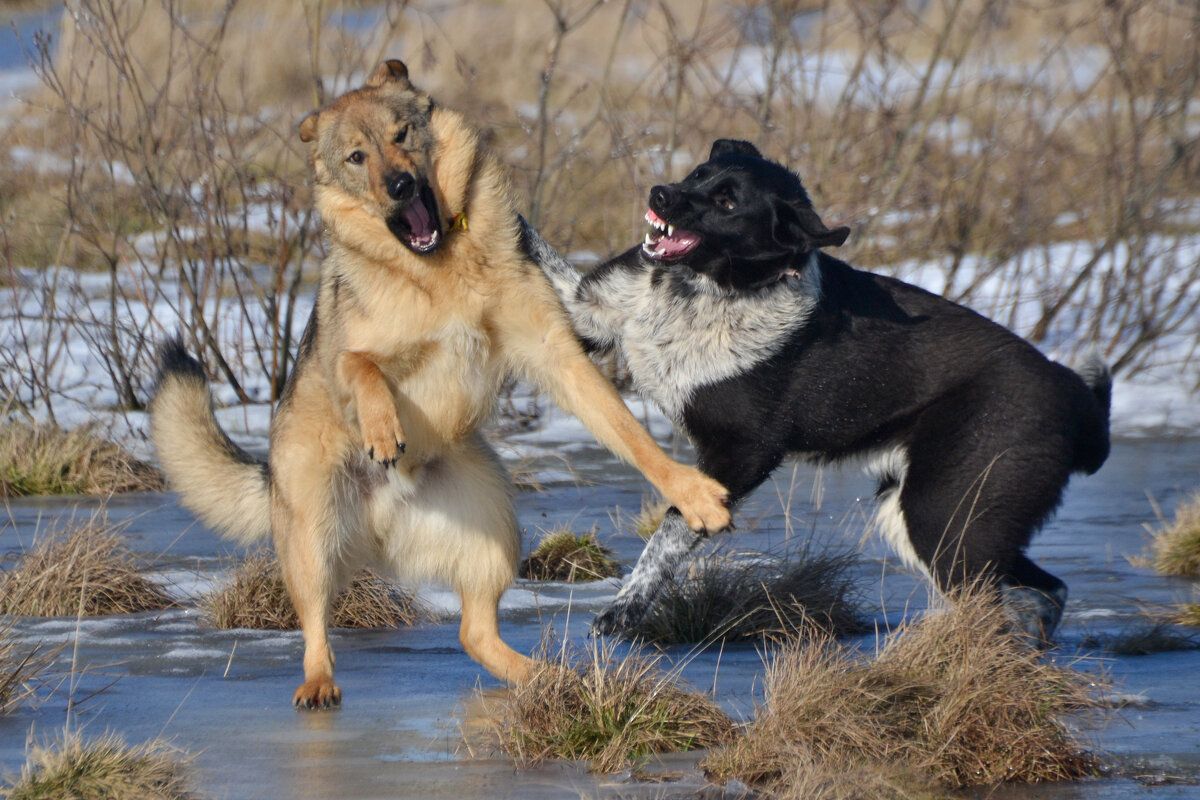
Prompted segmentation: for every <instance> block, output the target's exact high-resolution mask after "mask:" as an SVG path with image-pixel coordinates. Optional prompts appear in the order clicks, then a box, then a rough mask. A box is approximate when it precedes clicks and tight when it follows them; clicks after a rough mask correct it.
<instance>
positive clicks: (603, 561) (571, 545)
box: [518, 528, 620, 583]
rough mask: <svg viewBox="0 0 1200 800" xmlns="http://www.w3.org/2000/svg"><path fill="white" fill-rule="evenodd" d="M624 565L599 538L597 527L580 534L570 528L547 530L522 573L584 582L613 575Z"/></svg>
mask: <svg viewBox="0 0 1200 800" xmlns="http://www.w3.org/2000/svg"><path fill="white" fill-rule="evenodd" d="M619 571H620V567H619V566H618V564H617V562H616V560H615V559H614V558H613V557H612V551H611V550H609V549H608V548H607V547H604V546H603V545H601V544H600V542H598V541H596V530H595V529H594V528H593V529H592V532H591V533H585V534H582V535H576V534H575V533H573V532H572V531H571V530H570V529H568V528H559V529H556V530H553V531H547V532H546V534H545V535H544V536H542V540H541V541H540V542H538V545H537V547H535V548H534V550H533V552H532V553H530V554H529V557H528V558H526V559H524V560H522V561H521V567H520V570H519V571H518V574H519V575H520V576H521V577H522V578H528V579H530V580H535V581H565V582H567V583H583V582H585V581H598V580H602V579H604V578H612V577H614V576H615V575H617V574H618V572H619Z"/></svg>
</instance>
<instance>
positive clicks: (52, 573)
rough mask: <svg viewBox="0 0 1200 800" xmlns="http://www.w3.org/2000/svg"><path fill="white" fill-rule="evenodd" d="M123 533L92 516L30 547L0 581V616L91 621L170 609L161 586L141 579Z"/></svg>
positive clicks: (100, 516)
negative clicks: (89, 618) (97, 617)
mask: <svg viewBox="0 0 1200 800" xmlns="http://www.w3.org/2000/svg"><path fill="white" fill-rule="evenodd" d="M122 531H123V527H122V526H112V525H109V524H108V521H107V518H106V517H105V515H104V512H103V511H97V512H95V513H94V514H92V516H91V517H90V518H89V519H88V520H87V521H85V522H83V523H82V524H77V523H74V522H73V523H71V525H70V526H68V527H67V529H66V530H64V531H55V532H51V533H50V535H48V536H46V537H44V538H42V539H41V541H39V542H35V544H34V546H33V547H32V548H31V549H30V550H28V551H26V552H25V553H24V555H22V556H21V557H20V561H19V562H18V563H17V565H16V566H14V567H13V568H12V569H10V570H8V571H7V572H5V573H4V574H3V575H2V576H0V613H3V614H17V615H23V616H39V617H63V616H74V615H76V614H81V615H83V616H95V615H99V614H132V613H136V612H138V611H156V610H159V609H163V608H169V607H170V606H172V605H174V601H172V600H171V598H170V597H169V596H168V595H167V593H166V592H165V591H164V590H163V588H162V587H161V586H159V585H158V584H156V583H154V582H153V581H151V580H148V579H146V578H144V577H143V576H142V574H141V572H140V571H139V568H140V566H141V565H140V564H139V562H138V559H137V558H136V557H135V556H134V554H133V553H132V552H130V551H129V549H128V548H127V547H126V546H125V543H124V540H123V539H122V538H121V532H122Z"/></svg>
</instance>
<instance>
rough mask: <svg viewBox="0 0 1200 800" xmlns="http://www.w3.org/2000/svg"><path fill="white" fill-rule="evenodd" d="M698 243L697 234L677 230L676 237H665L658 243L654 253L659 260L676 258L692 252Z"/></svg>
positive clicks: (655, 245)
mask: <svg viewBox="0 0 1200 800" xmlns="http://www.w3.org/2000/svg"><path fill="white" fill-rule="evenodd" d="M696 242H697V238H696V236H695V234H691V233H689V232H687V231H678V230H677V231H675V235H674V236H664V237H662V238H661V239H659V240H658V241H656V242H655V243H654V251H653V252H654V255H655V256H657V257H658V258H675V257H676V256H681V255H683V254H684V253H687V252H688V251H690V250H691V249H692V248H693V247H695V246H696Z"/></svg>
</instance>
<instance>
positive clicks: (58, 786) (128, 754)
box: [0, 733, 195, 800]
mask: <svg viewBox="0 0 1200 800" xmlns="http://www.w3.org/2000/svg"><path fill="white" fill-rule="evenodd" d="M191 772H192V768H191V759H190V757H187V756H182V755H181V754H180V753H179V752H177V751H176V750H175V749H174V748H172V747H171V746H170V745H167V744H166V743H164V742H162V741H160V740H154V741H151V742H146V743H145V744H141V745H138V746H136V747H129V746H128V745H126V744H125V741H124V740H123V739H122V738H121V737H120V736H118V735H117V734H115V733H106V734H104V735H103V736H101V737H99V738H97V739H94V740H92V741H90V742H84V740H83V737H82V736H80V735H79V734H78V733H64V734H63V735H62V737H61V738H60V739H59V740H58V741H55V742H52V743H49V744H45V745H31V747H30V751H29V758H28V760H27V762H26V764H25V766H24V768H22V770H21V775H20V777H19V778H17V779H13V778H10V777H6V779H5V784H6V785H5V786H3V787H0V794H2V795H3V796H4V797H5V798H6V800H93V799H95V800H100V799H101V798H102V799H103V800H186V798H191V797H194V796H195V795H193V794H192V793H191V792H190V791H189V790H188V784H189V782H190V781H191V777H192V775H191Z"/></svg>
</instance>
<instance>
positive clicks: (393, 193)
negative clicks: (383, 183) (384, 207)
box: [387, 172, 416, 200]
mask: <svg viewBox="0 0 1200 800" xmlns="http://www.w3.org/2000/svg"><path fill="white" fill-rule="evenodd" d="M415 183H416V180H415V179H414V178H413V176H412V175H409V174H408V173H407V172H397V173H394V174H392V175H390V176H388V179H387V193H388V197H390V198H392V199H393V200H404V199H406V198H407V197H409V196H410V195H411V194H412V188H413V185H414V184H415Z"/></svg>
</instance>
